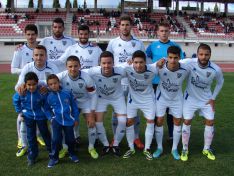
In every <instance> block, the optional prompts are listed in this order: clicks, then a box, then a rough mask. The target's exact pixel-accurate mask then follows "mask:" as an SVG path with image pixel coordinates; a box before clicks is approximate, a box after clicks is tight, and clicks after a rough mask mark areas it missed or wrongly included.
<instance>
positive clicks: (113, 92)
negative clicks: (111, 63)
mask: <svg viewBox="0 0 234 176" xmlns="http://www.w3.org/2000/svg"><path fill="white" fill-rule="evenodd" d="M88 73H89V75H90V77H91V78H92V79H93V80H94V82H95V84H96V88H97V94H98V97H100V98H105V99H109V100H115V99H118V98H119V97H120V96H123V90H122V86H121V79H122V78H123V77H124V75H125V74H124V69H123V68H121V67H114V68H113V75H112V76H109V77H105V76H103V75H102V71H101V67H100V66H97V67H92V68H90V69H89V70H88Z"/></svg>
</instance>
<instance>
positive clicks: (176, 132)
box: [172, 125, 181, 150]
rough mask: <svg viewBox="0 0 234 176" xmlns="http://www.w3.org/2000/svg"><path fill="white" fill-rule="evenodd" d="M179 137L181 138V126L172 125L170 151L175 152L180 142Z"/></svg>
mask: <svg viewBox="0 0 234 176" xmlns="http://www.w3.org/2000/svg"><path fill="white" fill-rule="evenodd" d="M180 136H181V126H180V125H179V126H177V125H174V129H173V145H172V150H177V146H178V144H179V142H180Z"/></svg>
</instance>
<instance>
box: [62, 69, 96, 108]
mask: <svg viewBox="0 0 234 176" xmlns="http://www.w3.org/2000/svg"><path fill="white" fill-rule="evenodd" d="M57 76H58V78H59V80H60V83H61V86H62V88H63V89H65V90H68V91H71V92H72V93H73V95H74V97H75V99H76V100H77V102H78V105H79V103H82V102H86V101H88V100H89V98H90V96H89V94H88V91H87V88H91V87H95V85H94V82H93V80H92V79H91V78H90V76H89V75H88V73H86V72H84V71H80V73H79V76H78V77H77V78H75V79H73V78H71V77H70V76H69V74H68V71H64V72H61V73H59V74H57Z"/></svg>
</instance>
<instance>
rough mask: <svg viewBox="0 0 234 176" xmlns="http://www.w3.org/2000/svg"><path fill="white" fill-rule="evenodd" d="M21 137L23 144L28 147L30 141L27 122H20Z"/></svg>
mask: <svg viewBox="0 0 234 176" xmlns="http://www.w3.org/2000/svg"><path fill="white" fill-rule="evenodd" d="M20 138H21V141H22V146H23V147H26V146H27V145H28V141H27V130H26V124H25V122H21V123H20Z"/></svg>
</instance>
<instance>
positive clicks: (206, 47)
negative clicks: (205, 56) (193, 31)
mask: <svg viewBox="0 0 234 176" xmlns="http://www.w3.org/2000/svg"><path fill="white" fill-rule="evenodd" d="M199 49H203V50H208V51H209V52H210V53H211V48H210V46H209V45H207V44H205V43H201V44H200V45H199V46H198V48H197V53H198V51H199Z"/></svg>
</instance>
